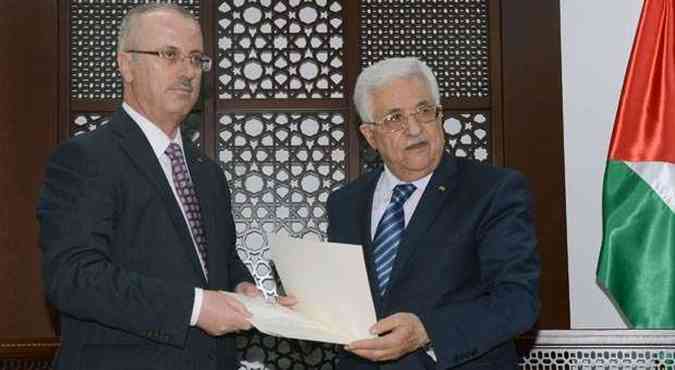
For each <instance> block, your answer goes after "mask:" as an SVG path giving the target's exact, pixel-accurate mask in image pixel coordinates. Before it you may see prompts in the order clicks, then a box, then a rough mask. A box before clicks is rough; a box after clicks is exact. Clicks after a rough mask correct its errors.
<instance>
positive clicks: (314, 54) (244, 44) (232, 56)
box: [217, 0, 344, 99]
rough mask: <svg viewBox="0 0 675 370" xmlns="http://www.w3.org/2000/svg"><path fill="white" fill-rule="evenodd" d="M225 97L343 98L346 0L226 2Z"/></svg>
mask: <svg viewBox="0 0 675 370" xmlns="http://www.w3.org/2000/svg"><path fill="white" fill-rule="evenodd" d="M217 18H218V31H217V32H218V55H217V62H218V69H217V73H218V94H219V96H220V98H221V99H229V98H243V99H252V98H253V99H257V98H281V99H283V98H340V97H342V96H343V75H342V65H343V51H342V46H343V43H344V40H343V35H342V33H343V30H342V23H343V22H342V18H343V13H342V1H337V0H317V1H300V0H290V1H272V0H261V1H255V2H251V1H243V0H238V1H237V0H235V1H231V0H228V1H221V2H220V4H219V6H218V13H217Z"/></svg>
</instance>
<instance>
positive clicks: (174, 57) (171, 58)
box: [125, 47, 212, 72]
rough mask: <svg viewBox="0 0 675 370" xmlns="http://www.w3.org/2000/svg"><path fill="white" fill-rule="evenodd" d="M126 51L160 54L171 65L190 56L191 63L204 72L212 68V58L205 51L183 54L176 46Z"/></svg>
mask: <svg viewBox="0 0 675 370" xmlns="http://www.w3.org/2000/svg"><path fill="white" fill-rule="evenodd" d="M125 52H126V53H135V54H149V55H155V56H158V57H160V58H162V59H164V60H166V61H167V62H169V64H170V65H174V64H176V63H178V62H179V61H183V60H185V58H188V59H189V61H190V65H191V66H192V67H194V68H197V69H200V70H201V71H202V72H208V71H209V70H210V69H211V63H212V60H211V58H209V57H208V56H206V55H205V54H204V53H192V54H188V55H183V53H181V52H180V50H178V49H176V48H174V47H166V48H161V49H159V50H157V51H147V50H126V51H125Z"/></svg>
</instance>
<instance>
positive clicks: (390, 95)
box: [328, 58, 539, 370]
mask: <svg viewBox="0 0 675 370" xmlns="http://www.w3.org/2000/svg"><path fill="white" fill-rule="evenodd" d="M354 102H355V104H356V108H357V111H358V113H359V116H360V117H361V120H362V122H363V123H362V124H361V126H360V127H359V129H360V131H361V133H362V134H363V136H364V137H365V138H366V140H367V141H368V144H369V145H370V146H371V147H372V148H373V149H375V150H377V151H378V152H379V154H380V156H381V158H382V160H383V162H384V166H383V167H382V168H379V169H376V170H374V171H371V172H369V173H367V174H365V175H363V176H361V177H360V178H359V179H357V180H356V181H354V182H352V183H350V184H348V185H346V186H345V187H343V188H341V189H339V190H337V191H336V192H334V193H333V194H331V196H330V197H329V199H328V222H329V226H328V239H329V240H330V241H336V242H342V243H352V244H360V245H363V247H364V256H365V263H366V267H367V270H368V276H369V281H370V288H371V293H372V295H373V300H374V305H375V309H376V312H377V316H378V319H379V321H378V322H377V323H376V324H375V325H374V326H373V327H372V328H371V332H372V333H373V334H375V335H376V337H375V338H372V339H364V340H359V341H356V342H353V343H350V344H348V345H347V346H345V351H342V352H341V353H340V357H339V362H338V368H339V369H349V370H371V369H372V370H375V369H388V370H417V369H420V370H421V369H451V368H452V369H514V368H515V367H516V363H517V355H516V351H515V348H514V343H513V340H512V339H513V337H514V336H516V335H518V334H520V333H522V332H524V331H526V330H528V329H529V328H530V327H531V326H532V325H533V324H534V322H535V320H536V317H537V313H538V310H539V302H538V279H539V261H538V257H537V255H536V251H535V249H536V239H535V230H534V225H533V211H532V199H531V196H530V193H529V192H528V190H527V186H526V183H525V179H524V177H523V176H522V175H520V174H519V173H518V172H516V171H513V170H509V169H498V168H495V167H491V166H488V165H484V164H479V163H477V162H474V161H470V160H466V159H460V158H451V157H450V156H449V155H448V154H447V153H446V152H445V151H444V145H445V136H444V132H443V127H442V107H441V106H440V98H439V90H438V83H437V82H436V78H435V77H434V75H433V73H432V72H431V70H430V68H429V67H428V66H426V65H425V64H424V63H422V62H421V61H419V60H418V59H416V58H391V59H387V60H383V61H380V62H378V63H376V64H374V65H372V66H370V67H368V68H366V69H364V70H363V71H362V72H361V74H360V75H359V77H358V80H357V82H356V87H355V89H354Z"/></svg>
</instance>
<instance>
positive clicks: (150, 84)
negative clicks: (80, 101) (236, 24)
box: [38, 4, 259, 370]
mask: <svg viewBox="0 0 675 370" xmlns="http://www.w3.org/2000/svg"><path fill="white" fill-rule="evenodd" d="M117 63H118V66H119V69H120V73H121V75H122V79H123V84H124V104H123V105H122V107H120V108H119V109H118V110H117V111H116V112H115V113H114V115H113V116H112V118H111V120H110V122H109V123H108V124H107V125H105V126H103V127H101V128H99V129H97V130H95V131H94V132H91V133H89V134H86V135H81V136H78V137H76V138H74V139H72V140H70V141H68V142H66V143H65V144H63V145H62V146H60V147H59V148H58V149H57V150H56V152H55V153H54V154H53V155H52V156H51V158H50V160H49V163H48V165H47V169H46V175H45V181H44V185H43V189H42V192H41V196H40V202H39V205H38V217H39V220H40V225H41V229H40V243H41V247H42V249H43V271H44V281H45V287H46V291H47V296H48V299H49V301H50V302H51V303H52V304H54V305H55V306H56V308H57V309H58V310H59V311H60V313H61V320H60V321H61V338H62V345H61V348H60V350H59V354H58V356H57V359H56V360H55V364H54V366H55V368H56V369H69V370H71V369H73V370H74V369H84V370H94V369H181V370H184V369H199V370H204V369H235V368H236V367H237V366H236V364H235V343H234V337H233V335H231V333H233V332H235V331H238V330H246V329H249V328H250V327H251V325H250V324H249V322H248V321H247V319H248V318H249V317H250V313H249V312H248V311H247V310H246V309H245V307H244V306H243V305H242V304H241V303H240V302H239V301H237V300H236V299H233V298H230V297H228V296H225V295H224V294H222V293H221V292H220V291H235V292H238V293H243V294H247V295H255V294H259V293H258V291H257V289H256V286H255V284H253V283H252V279H251V276H250V274H249V273H248V271H247V270H246V267H245V266H244V265H243V264H242V263H241V261H240V259H239V258H238V256H237V253H236V249H235V240H236V234H235V228H234V223H233V219H232V215H231V208H230V194H229V190H228V187H227V184H226V181H225V178H224V176H223V172H222V170H221V169H220V167H219V166H218V165H217V164H216V163H215V162H214V161H212V160H209V159H207V158H206V157H204V156H203V155H202V154H200V153H199V152H197V151H195V150H193V148H191V147H190V145H189V142H188V141H187V140H185V139H184V138H183V137H182V136H181V132H180V125H181V122H183V120H184V119H185V117H186V116H187V114H188V113H189V112H190V110H191V109H192V107H193V106H194V104H195V102H196V101H197V97H198V95H199V88H200V82H201V77H202V73H203V72H205V71H208V70H209V68H210V67H211V59H210V58H209V57H207V56H206V55H205V54H204V45H203V39H202V33H201V30H200V27H199V24H198V22H197V21H196V20H195V18H194V17H193V16H192V15H191V14H190V13H189V12H187V11H186V10H185V9H183V8H181V7H179V6H175V5H166V4H164V5H162V4H152V5H144V6H140V7H137V8H134V9H133V10H131V11H130V12H129V13H128V14H127V15H126V16H125V18H124V20H123V22H122V25H121V27H120V35H119V42H118V53H117Z"/></svg>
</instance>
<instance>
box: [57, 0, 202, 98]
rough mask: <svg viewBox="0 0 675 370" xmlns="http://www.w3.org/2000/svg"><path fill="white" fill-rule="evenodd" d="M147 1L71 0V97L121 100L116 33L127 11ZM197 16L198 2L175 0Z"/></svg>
mask: <svg viewBox="0 0 675 370" xmlns="http://www.w3.org/2000/svg"><path fill="white" fill-rule="evenodd" d="M147 2H149V1H147V0H126V1H91V0H72V1H71V7H70V16H71V24H70V30H71V45H70V47H71V50H70V55H71V64H70V68H71V73H70V78H71V97H72V98H76V99H116V98H121V97H122V81H121V79H120V77H119V73H118V72H117V67H116V62H115V54H116V49H117V31H118V29H119V24H120V22H121V21H122V17H123V16H124V14H126V12H127V10H128V9H130V8H132V7H134V6H137V5H139V4H143V3H147ZM172 2H173V3H175V4H178V5H182V6H184V7H185V8H187V9H188V10H190V11H191V12H192V13H193V14H195V15H196V16H198V15H199V0H175V1H172Z"/></svg>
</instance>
